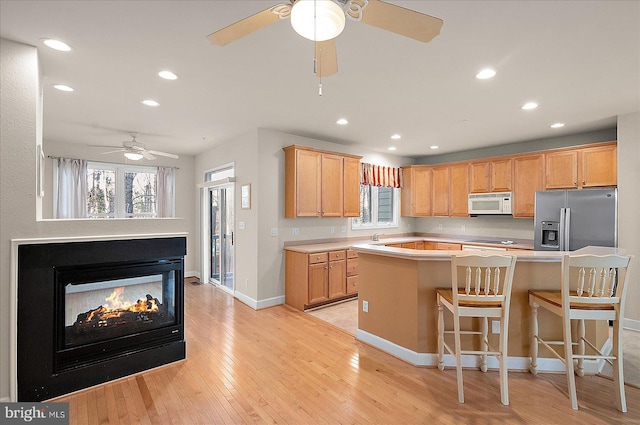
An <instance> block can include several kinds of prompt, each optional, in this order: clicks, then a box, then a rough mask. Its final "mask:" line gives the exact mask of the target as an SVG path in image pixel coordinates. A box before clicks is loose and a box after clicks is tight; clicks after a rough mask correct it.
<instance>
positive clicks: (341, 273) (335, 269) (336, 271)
mask: <svg viewBox="0 0 640 425" xmlns="http://www.w3.org/2000/svg"><path fill="white" fill-rule="evenodd" d="M346 294H347V262H346V260H338V261H330V262H329V299H333V298H339V297H343V296H345V295H346Z"/></svg>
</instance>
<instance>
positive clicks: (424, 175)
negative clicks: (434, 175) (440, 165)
mask: <svg viewBox="0 0 640 425" xmlns="http://www.w3.org/2000/svg"><path fill="white" fill-rule="evenodd" d="M403 174H404V184H403V187H402V191H401V195H400V199H401V201H402V205H401V210H400V214H401V215H402V216H403V217H425V216H430V215H431V167H422V166H416V167H407V168H404V169H403Z"/></svg>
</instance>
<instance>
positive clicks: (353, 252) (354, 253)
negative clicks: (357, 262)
mask: <svg viewBox="0 0 640 425" xmlns="http://www.w3.org/2000/svg"><path fill="white" fill-rule="evenodd" d="M347 258H358V251H356V250H355V249H347Z"/></svg>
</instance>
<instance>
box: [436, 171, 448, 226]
mask: <svg viewBox="0 0 640 425" xmlns="http://www.w3.org/2000/svg"><path fill="white" fill-rule="evenodd" d="M449 176H450V174H449V166H448V165H446V166H436V167H433V168H432V169H431V182H432V191H431V194H432V195H431V205H432V215H433V216H441V217H448V216H449Z"/></svg>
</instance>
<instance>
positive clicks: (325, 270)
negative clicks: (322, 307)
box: [308, 263, 329, 305]
mask: <svg viewBox="0 0 640 425" xmlns="http://www.w3.org/2000/svg"><path fill="white" fill-rule="evenodd" d="M308 294H309V303H308V304H309V305H312V304H317V303H320V302H323V301H327V300H328V299H329V266H328V263H316V264H311V265H309V292H308Z"/></svg>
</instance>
